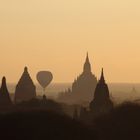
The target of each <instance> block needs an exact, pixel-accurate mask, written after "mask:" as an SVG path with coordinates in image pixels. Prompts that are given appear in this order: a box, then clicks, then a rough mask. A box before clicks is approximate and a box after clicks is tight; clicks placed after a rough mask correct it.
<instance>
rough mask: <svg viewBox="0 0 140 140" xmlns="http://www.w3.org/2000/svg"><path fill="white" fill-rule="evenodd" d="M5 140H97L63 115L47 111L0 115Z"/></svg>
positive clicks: (2, 135) (0, 126) (1, 129)
mask: <svg viewBox="0 0 140 140" xmlns="http://www.w3.org/2000/svg"><path fill="white" fill-rule="evenodd" d="M0 138H1V139H5V140H8V139H9V140H13V139H14V140H97V138H96V137H95V134H94V133H93V131H91V130H90V129H89V128H87V127H86V126H83V125H82V124H80V123H79V122H77V121H75V120H72V119H70V118H69V117H67V116H64V115H58V114H55V113H52V112H48V111H32V112H28V111H26V112H18V113H11V114H5V115H0Z"/></svg>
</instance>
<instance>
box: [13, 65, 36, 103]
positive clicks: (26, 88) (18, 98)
mask: <svg viewBox="0 0 140 140" xmlns="http://www.w3.org/2000/svg"><path fill="white" fill-rule="evenodd" d="M35 97H36V87H35V85H34V83H33V81H32V79H31V77H30V75H29V73H28V68H27V67H25V68H24V72H23V74H22V76H21V78H20V80H19V82H18V84H17V86H16V91H15V102H22V101H28V100H31V99H33V98H35Z"/></svg>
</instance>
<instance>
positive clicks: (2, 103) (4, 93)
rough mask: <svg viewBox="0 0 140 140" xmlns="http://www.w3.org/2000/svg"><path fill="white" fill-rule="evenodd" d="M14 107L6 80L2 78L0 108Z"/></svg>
mask: <svg viewBox="0 0 140 140" xmlns="http://www.w3.org/2000/svg"><path fill="white" fill-rule="evenodd" d="M11 105H12V101H11V98H10V95H9V92H8V89H7V85H6V78H5V77H3V78H2V84H1V88H0V108H5V107H10V106H11Z"/></svg>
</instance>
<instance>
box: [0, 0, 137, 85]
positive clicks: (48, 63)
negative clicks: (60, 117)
mask: <svg viewBox="0 0 140 140" xmlns="http://www.w3.org/2000/svg"><path fill="white" fill-rule="evenodd" d="M139 6H140V1H135V2H134V1H126V0H118V1H115V2H114V1H111V0H106V1H104V0H99V1H92V0H71V1H65V0H59V1H58V0H51V1H46V0H40V1H39V0H35V1H34V0H25V1H18V0H13V1H10V0H5V1H1V2H0V16H1V18H0V39H1V40H0V58H1V60H0V64H1V65H0V78H2V76H6V78H7V82H17V81H18V80H19V78H20V76H21V74H22V72H23V69H24V67H25V66H28V69H29V73H30V74H31V77H32V78H33V80H34V82H37V81H36V73H37V72H38V71H40V70H50V71H51V72H52V73H53V75H54V80H53V82H55V83H56V82H73V80H74V79H75V78H76V77H77V76H78V75H79V74H80V73H81V72H82V70H83V64H84V62H85V57H86V52H87V51H88V52H89V58H90V63H91V65H92V72H93V73H94V74H95V75H96V76H97V78H99V77H100V73H101V68H102V67H104V72H105V78H106V81H107V82H119V83H121V82H127V83H140V74H139V73H140V41H139V38H140V18H139V16H140V8H139Z"/></svg>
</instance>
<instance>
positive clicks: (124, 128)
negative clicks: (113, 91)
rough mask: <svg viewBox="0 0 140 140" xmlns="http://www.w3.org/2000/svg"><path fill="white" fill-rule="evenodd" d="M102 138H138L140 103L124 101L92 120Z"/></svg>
mask: <svg viewBox="0 0 140 140" xmlns="http://www.w3.org/2000/svg"><path fill="white" fill-rule="evenodd" d="M93 127H94V128H96V129H97V131H98V134H99V136H100V139H102V140H136V139H140V105H138V104H132V103H125V104H122V105H120V106H118V107H116V108H115V109H114V110H113V111H111V112H110V113H109V114H107V115H105V116H102V117H100V118H98V119H97V120H95V121H94V126H93Z"/></svg>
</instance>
